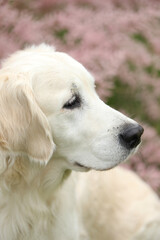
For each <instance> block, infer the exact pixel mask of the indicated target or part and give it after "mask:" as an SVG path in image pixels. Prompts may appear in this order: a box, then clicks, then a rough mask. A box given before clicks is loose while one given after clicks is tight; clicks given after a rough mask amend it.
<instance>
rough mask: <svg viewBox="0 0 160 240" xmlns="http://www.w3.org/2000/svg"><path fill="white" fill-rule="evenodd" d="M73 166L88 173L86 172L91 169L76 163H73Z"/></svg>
mask: <svg viewBox="0 0 160 240" xmlns="http://www.w3.org/2000/svg"><path fill="white" fill-rule="evenodd" d="M74 166H75V167H79V168H81V169H83V170H85V171H88V170H90V169H91V168H90V167H87V166H85V165H82V164H80V163H78V162H75V163H74Z"/></svg>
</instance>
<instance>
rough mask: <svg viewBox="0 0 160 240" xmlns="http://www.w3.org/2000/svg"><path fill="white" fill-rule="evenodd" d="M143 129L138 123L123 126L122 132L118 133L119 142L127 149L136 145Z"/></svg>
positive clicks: (139, 140)
mask: <svg viewBox="0 0 160 240" xmlns="http://www.w3.org/2000/svg"><path fill="white" fill-rule="evenodd" d="M143 131H144V129H143V128H142V127H141V126H140V125H133V124H132V125H128V126H126V127H125V128H123V131H122V133H120V134H119V139H120V143H121V144H122V145H123V146H124V147H126V148H127V149H132V148H135V147H137V145H138V144H139V143H140V142H141V136H142V133H143Z"/></svg>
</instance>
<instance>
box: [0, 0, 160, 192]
mask: <svg viewBox="0 0 160 240" xmlns="http://www.w3.org/2000/svg"><path fill="white" fill-rule="evenodd" d="M42 42H46V43H49V44H52V45H54V46H55V47H56V49H57V50H58V51H65V52H67V53H68V54H70V55H71V56H73V57H74V58H76V59H77V60H78V61H80V62H81V63H83V64H84V65H85V67H87V68H88V70H90V72H91V73H92V74H93V75H94V76H95V79H96V84H97V92H98V94H99V95H100V97H101V98H102V99H103V100H104V101H105V102H106V103H108V104H109V105H111V106H112V107H114V108H116V109H118V110H120V111H121V112H123V113H125V114H126V115H128V116H130V117H132V118H134V119H136V120H137V121H138V122H140V123H141V124H142V125H143V126H144V128H145V133H144V137H143V143H142V145H141V147H140V150H139V152H138V153H137V154H136V155H135V156H133V157H132V158H131V159H130V160H129V161H128V162H127V163H126V164H124V165H125V167H127V168H131V169H133V170H134V171H135V172H137V173H138V174H139V175H140V176H141V177H142V178H143V179H144V180H145V181H146V182H148V183H149V184H150V185H151V186H152V188H153V189H154V190H156V192H157V193H158V194H159V195H160V1H158V0H34V1H32V0H10V1H9V0H5V1H3V0H0V60H1V61H2V60H3V58H6V57H8V56H9V55H10V54H11V53H12V52H14V51H16V50H18V49H21V48H24V47H26V46H28V45H31V44H38V43H42Z"/></svg>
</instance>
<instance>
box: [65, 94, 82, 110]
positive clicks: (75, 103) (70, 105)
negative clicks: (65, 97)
mask: <svg viewBox="0 0 160 240" xmlns="http://www.w3.org/2000/svg"><path fill="white" fill-rule="evenodd" d="M80 106H81V99H80V97H79V96H78V95H74V96H73V97H72V98H71V99H70V100H69V101H68V102H66V103H65V104H64V106H63V108H67V109H74V108H78V107H80Z"/></svg>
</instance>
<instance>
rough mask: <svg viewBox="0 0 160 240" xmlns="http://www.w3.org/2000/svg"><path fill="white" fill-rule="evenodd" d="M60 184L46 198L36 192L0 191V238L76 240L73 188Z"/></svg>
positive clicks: (4, 239)
mask: <svg viewBox="0 0 160 240" xmlns="http://www.w3.org/2000/svg"><path fill="white" fill-rule="evenodd" d="M69 185H70V184H67V186H65V185H64V186H62V187H61V188H60V190H58V191H57V192H56V194H53V197H52V198H51V199H50V201H49V203H48V201H44V199H43V198H41V197H40V196H39V193H38V192H37V191H32V192H28V193H27V192H26V191H25V195H22V194H14V193H13V194H11V195H6V196H5V197H4V194H3V195H2V193H0V195H1V196H0V199H1V201H0V209H1V211H0V229H1V231H0V239H3V240H28V239H30V240H53V239H54V240H64V239H65V240H78V235H79V229H78V228H79V227H78V218H77V212H76V204H75V200H74V190H73V189H72V188H70V187H69Z"/></svg>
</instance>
